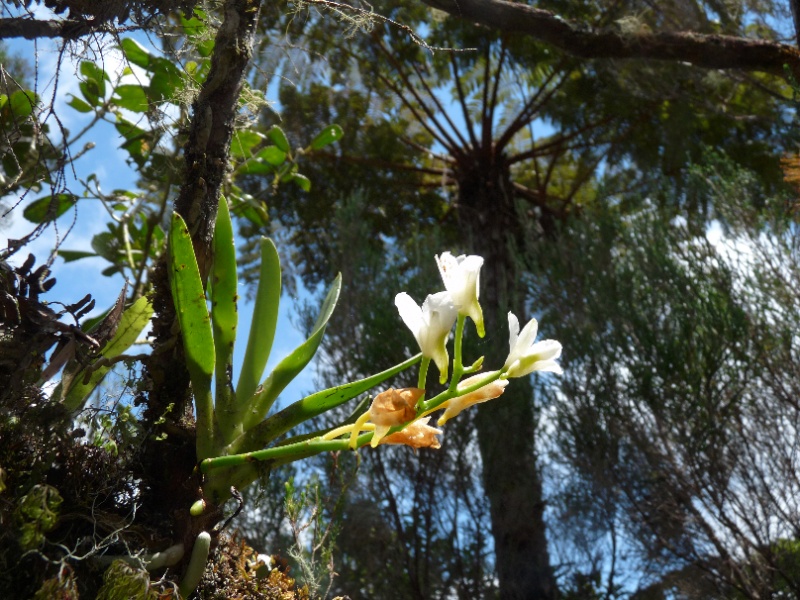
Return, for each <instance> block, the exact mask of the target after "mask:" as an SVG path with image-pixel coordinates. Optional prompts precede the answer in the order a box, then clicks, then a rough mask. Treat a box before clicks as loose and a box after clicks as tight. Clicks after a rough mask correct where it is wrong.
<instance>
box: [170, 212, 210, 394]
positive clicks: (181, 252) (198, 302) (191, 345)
mask: <svg viewBox="0 0 800 600" xmlns="http://www.w3.org/2000/svg"><path fill="white" fill-rule="evenodd" d="M169 246H170V254H171V256H172V271H171V273H170V284H171V286H172V298H173V300H174V301H175V311H176V313H177V316H178V322H179V323H180V326H181V334H182V335H183V345H184V349H185V351H186V362H187V366H188V368H189V374H190V375H191V376H192V385H193V386H195V392H197V391H198V390H197V386H196V385H195V378H196V379H197V383H198V384H199V385H200V386H201V387H202V386H205V385H206V384H207V382H206V379H207V380H208V382H210V381H211V376H212V374H213V373H214V358H215V357H214V338H213V335H212V333H211V319H210V317H209V314H208V307H207V305H206V295H205V292H204V290H203V283H202V281H201V280H200V271H199V269H198V267H197V260H196V258H195V255H194V247H193V246H192V239H191V236H190V235H189V230H188V229H187V227H186V224H185V223H184V221H183V219H182V218H181V216H180V215H178V214H177V213H175V214H173V216H172V227H171V229H170V236H169ZM195 376H196V377H195Z"/></svg>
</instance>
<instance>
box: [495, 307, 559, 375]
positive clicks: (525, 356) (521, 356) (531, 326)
mask: <svg viewBox="0 0 800 600" xmlns="http://www.w3.org/2000/svg"><path fill="white" fill-rule="evenodd" d="M538 327H539V324H538V323H537V322H536V319H531V320H530V321H528V324H527V325H525V327H524V329H523V330H522V333H520V331H519V320H518V319H517V317H516V315H514V313H508V330H509V338H508V345H509V347H510V349H511V350H510V352H509V354H508V358H507V359H506V364H505V365H504V366H503V372H504V373H505V376H506V377H524V376H525V375H529V374H531V373H533V372H534V371H550V372H551V373H558V374H561V373H563V371H562V370H561V367H560V366H559V364H558V363H557V362H556V360H558V358H559V357H560V356H561V344H560V343H559V342H557V341H555V340H542V341H541V342H536V333H537V329H538ZM534 342H535V343H534Z"/></svg>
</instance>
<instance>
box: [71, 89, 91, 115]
mask: <svg viewBox="0 0 800 600" xmlns="http://www.w3.org/2000/svg"><path fill="white" fill-rule="evenodd" d="M70 96H72V94H70ZM67 106H71V107H72V108H74V109H75V110H77V111H78V112H82V113H88V112H92V111H93V110H94V109H93V108H92V107H91V106H90V105H88V104H87V103H86V102H84V101H83V100H81V99H80V98H78V97H77V96H72V99H71V100H70V101H69V102H67Z"/></svg>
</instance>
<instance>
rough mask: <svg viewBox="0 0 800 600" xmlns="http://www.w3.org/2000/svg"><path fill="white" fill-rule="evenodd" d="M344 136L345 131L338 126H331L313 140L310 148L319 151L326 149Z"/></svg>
mask: <svg viewBox="0 0 800 600" xmlns="http://www.w3.org/2000/svg"><path fill="white" fill-rule="evenodd" d="M343 135H344V131H343V130H342V128H341V127H339V126H338V125H329V126H328V127H326V128H325V129H323V130H322V131H320V132H319V133H318V134H317V137H315V138H314V139H313V140H311V144H309V147H310V148H311V149H312V150H319V149H320V148H324V147H325V146H328V145H330V144H332V143H334V142H337V141H339V140H340V139H342V136H343Z"/></svg>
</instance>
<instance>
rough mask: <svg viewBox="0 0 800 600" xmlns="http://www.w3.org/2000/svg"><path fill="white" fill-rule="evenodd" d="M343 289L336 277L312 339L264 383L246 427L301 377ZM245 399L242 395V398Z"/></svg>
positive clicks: (340, 281)
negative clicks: (295, 379) (294, 380)
mask: <svg viewBox="0 0 800 600" xmlns="http://www.w3.org/2000/svg"><path fill="white" fill-rule="evenodd" d="M341 289H342V276H341V274H339V275H337V276H336V279H335V280H334V282H333V285H332V286H331V289H330V290H328V294H327V296H326V297H325V301H324V302H323V303H322V308H320V312H319V316H318V317H317V321H316V323H314V329H313V331H312V332H311V335H310V336H309V337H308V339H307V340H306V341H305V342H303V343H302V344H300V345H299V346H298V347H297V348H295V350H294V351H293V352H292V353H291V354H290V355H289V356H287V357H286V358H284V359H283V360H282V361H281V362H280V363H278V366H276V367H275V369H274V370H273V371H272V373H270V374H269V377H267V379H266V381H265V382H264V383H263V385H262V388H261V390H260V391H259V392H258V393H257V394H256V396H255V398H253V400H252V402H250V403H248V404H250V405H251V408H250V409H249V411H248V413H247V415H246V419H245V421H244V427H245V429H249V428H250V427H253V426H254V425H257V424H258V423H259V422H260V421H261V420H262V419H263V418H264V417H265V416H266V415H267V413H268V412H269V409H270V407H271V406H272V404H273V403H274V402H275V400H276V398H277V397H278V394H280V393H281V392H282V391H283V390H284V388H285V387H286V386H287V385H289V383H291V382H292V380H293V379H294V378H295V377H297V376H298V375H299V374H300V372H301V371H302V370H303V369H304V368H305V367H306V365H307V364H308V363H309V362H310V361H311V359H312V358H314V354H316V352H317V349H318V348H319V345H320V344H321V343H322V336H323V335H324V334H325V327H326V326H327V324H328V320H329V319H330V318H331V315H332V314H333V310H334V308H336V302H337V301H338V299H339V292H340V291H341ZM239 400H240V401H241V397H240V398H239Z"/></svg>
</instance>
